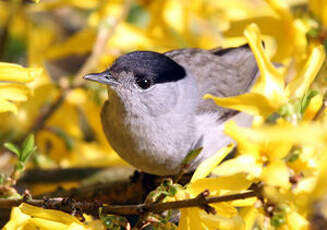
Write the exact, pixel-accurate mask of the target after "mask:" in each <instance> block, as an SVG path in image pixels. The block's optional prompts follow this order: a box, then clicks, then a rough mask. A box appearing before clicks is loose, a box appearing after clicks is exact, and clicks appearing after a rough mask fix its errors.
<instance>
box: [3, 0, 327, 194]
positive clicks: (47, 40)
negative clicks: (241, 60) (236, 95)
mask: <svg viewBox="0 0 327 230" xmlns="http://www.w3.org/2000/svg"><path fill="white" fill-rule="evenodd" d="M323 1H324V0H320V1H319V0H310V1H307V0H280V1H278V0H219V1H216V0H110V1H105V0H102V1H101V0H83V1H78V0H40V1H37V0H34V1H33V0H11V1H9V0H1V1H0V61H1V62H10V63H16V64H20V65H22V66H24V67H29V68H41V71H42V72H41V73H40V74H39V75H38V76H37V77H35V79H34V80H33V81H31V82H30V83H26V84H24V85H23V84H21V83H11V84H12V86H13V87H12V89H11V90H9V89H8V88H1V86H0V99H1V97H2V98H3V99H4V100H6V101H7V102H9V103H11V105H12V109H7V110H4V111H2V113H0V121H1V122H0V143H1V144H2V143H4V142H7V141H11V142H14V143H20V142H21V141H22V140H23V138H24V137H25V136H26V135H27V134H29V133H34V134H35V137H36V143H37V146H38V149H37V154H34V155H33V156H32V159H31V161H30V163H29V165H28V167H29V168H42V169H51V168H71V167H74V168H76V167H108V166H112V167H122V168H124V167H129V166H128V165H127V164H126V163H125V162H123V161H122V160H121V159H120V158H119V157H118V156H117V155H116V153H115V152H114V151H113V150H112V149H111V148H110V146H109V144H108V143H107V141H106V139H105V137H104V134H103V132H102V127H101V123H100V116H99V113H100V109H101V106H102V104H103V102H104V101H105V100H106V99H107V95H106V90H105V87H104V86H101V85H98V84H96V83H89V82H85V81H84V80H83V79H82V76H83V75H84V74H86V73H89V72H93V71H102V70H104V69H105V68H107V67H108V66H109V65H110V64H111V63H112V62H113V61H114V60H115V58H117V57H118V56H120V55H122V54H124V53H127V52H130V51H133V50H153V51H158V52H165V51H169V50H171V49H177V48H185V47H198V48H203V49H213V48H217V47H223V48H226V47H236V46H240V45H242V44H244V43H245V42H246V40H245V38H244V37H243V30H244V28H245V26H247V25H248V24H249V23H252V22H253V23H256V24H257V25H258V26H259V27H260V30H261V33H262V34H263V38H264V41H265V48H266V51H267V53H268V54H269V56H270V58H271V59H272V60H273V61H274V62H277V63H282V64H284V66H285V68H287V71H288V72H289V75H290V76H291V75H292V73H293V72H294V70H296V68H297V67H298V66H302V65H303V63H304V61H305V60H306V58H307V56H308V54H309V51H310V49H311V44H314V43H317V42H319V43H322V44H325V46H327V42H326V27H325V26H326V25H327V6H326V4H323ZM0 68H1V66H0ZM324 68H326V67H324ZM325 72H326V71H322V73H321V75H322V76H320V77H319V79H320V80H319V81H321V82H322V83H323V84H322V85H324V84H325V83H324V81H325V80H324V79H325V77H326V74H325ZM18 85H19V86H18ZM9 94H10V95H11V94H12V96H11V97H10V98H8V97H9V96H8V95H9ZM6 95H7V96H6ZM16 109H17V110H16ZM13 161H14V157H13V155H12V154H11V153H9V152H8V151H6V150H5V149H2V150H1V152H0V173H6V172H8V171H10V170H11V167H13V166H12V165H13V164H12V162H13ZM69 186H72V185H69ZM44 187H45V186H44V185H43V186H39V187H34V188H31V189H32V190H31V191H32V193H36V194H38V193H42V192H44V191H48V190H50V189H53V188H50V187H48V186H47V187H46V188H44Z"/></svg>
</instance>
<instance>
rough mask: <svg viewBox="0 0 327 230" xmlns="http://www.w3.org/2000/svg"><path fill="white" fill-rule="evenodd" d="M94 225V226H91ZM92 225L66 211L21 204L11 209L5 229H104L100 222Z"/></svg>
mask: <svg viewBox="0 0 327 230" xmlns="http://www.w3.org/2000/svg"><path fill="white" fill-rule="evenodd" d="M90 226H92V227H90ZM90 226H88V225H86V224H83V223H81V222H80V221H79V220H78V219H77V218H76V217H73V216H71V215H69V214H67V213H65V212H61V211H57V210H51V209H43V208H39V207H35V206H32V205H29V204H25V203H23V204H21V205H20V206H19V207H15V208H13V209H12V211H11V216H10V220H9V222H8V223H7V224H6V225H5V226H4V228H3V229H4V230H24V229H29V230H66V229H69V230H92V229H104V227H103V225H102V224H101V223H100V222H97V224H96V225H94V224H90Z"/></svg>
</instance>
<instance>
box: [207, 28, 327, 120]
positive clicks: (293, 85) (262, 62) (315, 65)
mask: <svg viewBox="0 0 327 230" xmlns="http://www.w3.org/2000/svg"><path fill="white" fill-rule="evenodd" d="M244 35H245V37H246V38H247V40H248V42H249V44H250V47H251V49H252V51H253V54H254V56H255V58H256V60H257V63H258V67H259V70H260V77H259V79H258V80H257V82H256V83H255V85H254V86H253V88H252V89H251V91H250V93H246V94H243V95H240V96H235V97H230V98H217V97H214V96H212V95H205V98H206V99H208V98H210V99H213V100H214V101H215V102H216V104H217V105H219V106H222V107H227V108H231V109H236V110H239V111H243V112H246V113H249V114H252V115H256V116H262V117H263V118H267V117H268V116H269V115H270V114H272V113H273V112H276V111H278V109H279V108H280V107H281V106H282V105H284V104H286V103H287V102H288V101H289V100H290V99H293V98H299V97H301V96H303V95H304V93H305V92H306V91H307V90H308V89H309V87H310V85H311V83H312V81H313V80H314V78H315V77H316V75H317V73H318V71H319V69H320V67H321V65H322V63H323V61H324V58H325V52H324V49H323V47H322V46H316V47H314V48H313V49H312V52H311V55H310V57H309V59H308V61H307V62H306V64H305V66H304V67H303V69H302V70H301V71H300V72H299V73H298V74H297V76H296V77H295V78H294V79H293V80H292V81H291V82H290V83H289V84H288V85H287V86H286V83H285V77H286V76H285V73H282V72H281V71H280V70H278V69H277V68H276V67H274V65H273V64H272V63H271V61H269V58H268V57H267V55H266V54H265V52H264V48H263V46H262V40H261V38H260V31H259V28H258V27H257V26H256V25H255V24H251V25H249V26H248V27H247V28H246V29H245V31H244Z"/></svg>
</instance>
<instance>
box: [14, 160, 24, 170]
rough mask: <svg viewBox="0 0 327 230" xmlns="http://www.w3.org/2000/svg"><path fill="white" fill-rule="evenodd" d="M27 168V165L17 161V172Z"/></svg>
mask: <svg viewBox="0 0 327 230" xmlns="http://www.w3.org/2000/svg"><path fill="white" fill-rule="evenodd" d="M24 168H25V163H24V162H22V161H17V163H16V168H15V171H22V170H23V169H24Z"/></svg>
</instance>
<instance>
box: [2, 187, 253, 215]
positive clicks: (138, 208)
mask: <svg viewBox="0 0 327 230" xmlns="http://www.w3.org/2000/svg"><path fill="white" fill-rule="evenodd" d="M257 195H258V192H257V191H248V192H244V193H239V194H231V195H224V196H216V197H207V196H206V195H204V193H201V194H200V195H198V196H197V197H195V198H193V199H185V200H180V201H172V202H166V203H151V204H145V203H143V204H138V205H102V204H99V203H97V202H94V201H93V202H81V201H75V200H73V199H69V198H60V197H57V198H49V199H29V198H27V199H20V200H15V199H0V207H1V208H11V207H16V206H18V205H19V204H21V203H23V202H25V203H28V204H31V205H34V206H38V207H44V208H49V209H57V210H62V211H65V212H68V213H73V212H74V211H75V210H76V209H78V210H82V212H83V213H86V214H90V215H98V211H99V210H98V209H99V208H100V207H102V210H101V213H103V214H114V215H142V214H144V213H147V212H152V213H161V212H163V211H165V210H169V209H180V208H190V207H200V208H203V207H206V206H208V205H209V204H211V203H219V202H227V201H233V200H239V199H246V198H249V197H256V196H257Z"/></svg>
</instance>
